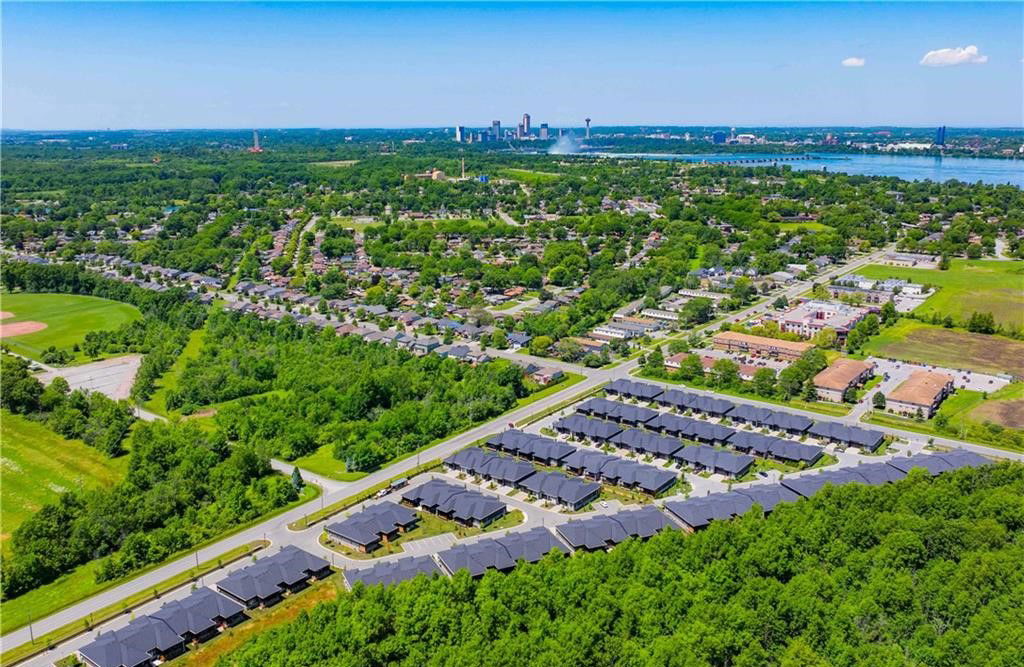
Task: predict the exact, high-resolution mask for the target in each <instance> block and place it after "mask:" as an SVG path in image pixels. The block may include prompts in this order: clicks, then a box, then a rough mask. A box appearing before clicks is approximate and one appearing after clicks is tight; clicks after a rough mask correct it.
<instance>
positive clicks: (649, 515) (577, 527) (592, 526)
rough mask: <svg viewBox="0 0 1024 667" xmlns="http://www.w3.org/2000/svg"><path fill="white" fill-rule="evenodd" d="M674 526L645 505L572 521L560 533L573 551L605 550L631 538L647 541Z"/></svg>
mask: <svg viewBox="0 0 1024 667" xmlns="http://www.w3.org/2000/svg"><path fill="white" fill-rule="evenodd" d="M672 527H673V526H672V522H671V521H669V519H668V517H666V516H665V515H664V514H662V513H661V512H660V511H658V509H657V508H655V507H654V506H652V505H645V506H643V507H641V508H639V509H632V510H622V511H620V512H617V513H615V514H611V515H598V516H594V517H590V518H589V519H577V520H575V521H569V522H567V523H564V524H561V525H560V526H558V527H557V530H558V534H559V535H560V536H561V537H562V539H564V540H565V541H566V542H568V543H569V545H570V546H571V547H572V548H573V549H580V548H585V549H602V548H605V547H609V546H612V545H615V544H618V543H620V542H622V541H624V540H626V539H628V538H630V537H636V538H640V539H646V538H648V537H651V536H652V535H654V534H656V533H658V532H660V531H662V530H664V529H666V528H672Z"/></svg>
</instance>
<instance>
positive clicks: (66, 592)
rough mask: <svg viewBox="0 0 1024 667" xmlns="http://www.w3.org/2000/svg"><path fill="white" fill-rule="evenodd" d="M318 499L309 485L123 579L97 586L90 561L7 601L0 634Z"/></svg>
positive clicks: (0, 613) (94, 567) (94, 566)
mask: <svg viewBox="0 0 1024 667" xmlns="http://www.w3.org/2000/svg"><path fill="white" fill-rule="evenodd" d="M318 495H320V488H319V487H316V486H313V485H312V484H307V485H306V486H305V487H304V488H303V490H302V493H301V494H300V495H299V499H298V500H296V501H295V502H293V503H289V504H288V505H286V506H284V507H281V508H278V509H276V510H274V511H273V512H270V513H269V514H265V515H263V516H261V517H259V518H257V519H254V520H253V521H249V522H247V523H245V524H241V525H238V526H235V527H234V528H231V529H229V530H227V531H225V532H223V533H221V534H220V535H215V536H214V537H212V538H210V539H208V540H206V541H205V542H203V543H202V544H200V545H198V546H196V547H192V548H190V549H187V550H185V551H181V552H179V553H176V554H173V555H172V556H170V557H169V558H167V559H166V560H164V561H163V562H160V563H154V564H152V565H149V566H147V567H145V568H143V569H141V570H138V571H136V572H133V573H132V574H130V575H128V576H126V577H123V578H121V579H115V580H113V581H104V582H99V583H97V581H96V571H97V569H98V568H99V565H100V562H101V559H97V560H93V561H89V562H88V563H86V564H84V565H81V566H79V567H77V568H75V569H74V570H72V571H71V572H69V573H67V574H65V575H64V576H63V577H61V578H59V579H57V580H56V581H53V582H51V583H49V584H46V585H45V586H40V587H39V588H36V589H35V590H32V591H29V592H28V593H25V594H24V595H20V596H18V597H16V598H14V599H12V600H7V601H6V602H4V603H3V604H0V634H7V633H8V632H10V631H11V630H16V629H18V628H20V627H22V626H24V625H26V624H27V623H29V622H30V621H31V620H32V619H36V618H42V617H43V616H48V615H50V614H52V613H54V612H56V611H60V610H61V609H64V608H66V607H69V606H71V605H73V604H75V603H77V602H80V601H82V600H84V599H86V598H88V597H91V596H93V595H96V594H97V593H100V592H102V591H105V590H107V589H110V588H114V587H115V586H120V585H121V584H123V583H126V582H128V581H131V580H132V579H136V578H138V577H141V576H142V575H144V574H146V573H147V572H150V571H152V570H155V569H156V568H158V567H160V566H162V565H164V564H166V563H169V562H171V561H173V560H176V559H178V558H181V557H182V556H184V555H186V554H190V553H192V552H194V551H195V550H196V549H197V548H198V549H201V548H203V547H205V546H208V545H210V544H214V543H215V542H219V541H220V540H222V539H224V538H225V537H229V536H231V535H234V534H235V533H237V532H239V531H242V530H245V529H246V528H248V527H249V526H253V525H255V524H257V523H260V522H261V521H266V520H267V519H270V518H272V517H275V516H278V515H280V514H283V513H284V512H287V511H288V510H290V509H292V508H294V507H296V506H298V505H301V504H303V503H307V502H309V501H310V500H312V499H314V498H316V497H317V496H318Z"/></svg>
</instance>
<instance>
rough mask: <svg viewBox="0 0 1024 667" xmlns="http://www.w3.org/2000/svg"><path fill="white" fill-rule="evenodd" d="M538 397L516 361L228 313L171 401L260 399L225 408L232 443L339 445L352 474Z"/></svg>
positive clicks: (286, 450) (281, 451)
mask: <svg viewBox="0 0 1024 667" xmlns="http://www.w3.org/2000/svg"><path fill="white" fill-rule="evenodd" d="M268 392H273V393H271V394H268ZM527 393H529V389H528V387H527V385H526V384H525V383H524V379H523V373H522V371H521V369H520V368H519V367H517V366H515V365H514V364H512V363H511V362H508V361H504V360H496V361H492V362H489V363H485V364H481V365H479V366H475V367H473V366H469V365H466V364H463V363H459V362H457V361H455V360H447V359H441V358H440V357H438V356H436V355H427V356H423V357H416V356H414V355H412V354H410V353H408V352H406V351H404V350H399V349H396V348H393V347H390V346H386V345H378V344H368V343H364V342H363V341H362V340H360V339H358V338H355V337H352V336H346V337H338V336H336V335H335V334H334V332H333V331H331V330H319V329H316V328H314V327H301V326H298V325H297V324H295V322H294V321H293V320H291V318H286V319H285V320H282V321H281V322H273V321H262V320H260V319H258V318H256V317H253V316H240V315H237V314H234V313H228V312H220V313H215V314H213V315H211V316H210V320H209V321H208V323H207V335H206V337H205V345H204V346H203V349H202V351H201V352H200V354H199V356H198V357H196V358H194V359H190V360H189V361H188V363H187V364H186V366H185V369H184V370H183V371H182V374H181V377H180V379H179V383H178V387H177V389H175V390H173V391H169V392H168V394H167V405H168V407H169V408H170V409H181V410H182V411H183V412H186V413H187V412H191V411H194V410H195V409H197V408H199V407H202V406H205V405H210V404H213V403H220V402H223V401H229V400H232V399H237V398H242V397H255V398H248V399H245V400H243V401H239V402H237V403H235V404H232V405H229V406H226V407H223V408H221V409H220V410H218V413H217V417H216V420H217V423H218V424H219V425H220V427H221V428H223V429H224V431H225V432H226V434H227V437H228V438H229V439H231V440H237V441H239V442H242V443H247V444H252V445H259V446H261V447H266V448H267V450H268V451H269V452H271V453H273V454H275V455H277V456H282V457H285V458H294V457H298V456H302V455H304V454H308V453H310V452H312V451H313V450H315V449H317V448H318V447H320V446H323V445H333V447H334V454H335V456H336V457H337V458H338V459H341V460H343V461H345V463H346V465H347V466H348V469H349V470H371V469H373V468H375V467H377V466H379V465H380V464H382V463H384V462H385V461H388V460H391V459H393V458H395V457H396V456H399V455H401V454H405V453H407V452H411V451H413V450H415V449H418V448H419V447H421V446H423V445H425V444H427V443H429V442H431V441H432V440H435V439H437V438H440V437H443V436H445V435H448V434H450V433H453V432H454V431H457V430H459V429H460V428H462V427H465V426H468V425H470V424H472V423H475V422H479V421H482V420H485V419H488V418H490V417H494V416H496V415H498V414H501V413H502V412H504V411H506V410H508V409H509V408H511V407H513V406H514V405H515V403H516V399H517V398H519V397H522V396H525V395H527ZM261 394H262V396H259V395H261Z"/></svg>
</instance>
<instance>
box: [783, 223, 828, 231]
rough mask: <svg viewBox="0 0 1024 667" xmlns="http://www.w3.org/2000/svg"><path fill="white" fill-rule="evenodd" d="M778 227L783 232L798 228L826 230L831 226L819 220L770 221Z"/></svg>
mask: <svg viewBox="0 0 1024 667" xmlns="http://www.w3.org/2000/svg"><path fill="white" fill-rule="evenodd" d="M772 224H774V225H775V226H776V227H778V228H779V231H783V232H795V231H797V230H800V229H804V230H807V231H809V232H827V231H829V230H830V229H832V228H831V227H829V226H828V225H823V224H821V223H820V222H813V221H812V222H776V223H772Z"/></svg>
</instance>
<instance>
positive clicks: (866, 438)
mask: <svg viewBox="0 0 1024 667" xmlns="http://www.w3.org/2000/svg"><path fill="white" fill-rule="evenodd" d="M807 433H808V434H809V435H813V436H814V437H816V438H825V439H827V440H836V441H838V442H844V443H846V444H848V445H856V446H857V447H862V448H864V449H867V450H868V451H872V452H873V451H875V450H876V449H878V447H879V446H880V445H881V444H882V442H883V441H884V440H885V436H884V434H882V433H880V432H879V431H872V430H870V429H866V428H860V427H858V426H847V425H846V424H840V423H839V422H832V421H819V422H815V423H814V424H813V425H812V426H811V427H810V428H809V429H808V430H807Z"/></svg>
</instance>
